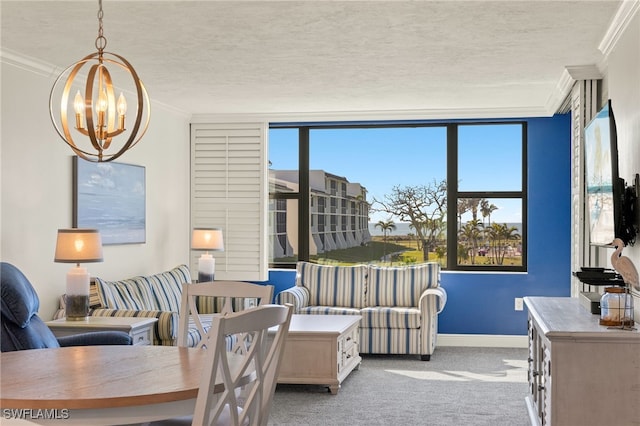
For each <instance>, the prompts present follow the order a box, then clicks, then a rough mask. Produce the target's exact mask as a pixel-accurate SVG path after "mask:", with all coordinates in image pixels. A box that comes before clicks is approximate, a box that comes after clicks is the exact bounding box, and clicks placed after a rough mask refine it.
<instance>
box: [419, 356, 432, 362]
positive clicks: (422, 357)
mask: <svg viewBox="0 0 640 426" xmlns="http://www.w3.org/2000/svg"><path fill="white" fill-rule="evenodd" d="M420 360H421V361H431V355H420Z"/></svg>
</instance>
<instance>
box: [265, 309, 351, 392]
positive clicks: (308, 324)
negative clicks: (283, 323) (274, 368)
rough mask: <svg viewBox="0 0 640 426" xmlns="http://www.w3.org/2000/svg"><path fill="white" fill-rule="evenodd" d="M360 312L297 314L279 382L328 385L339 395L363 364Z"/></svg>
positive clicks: (293, 317)
mask: <svg viewBox="0 0 640 426" xmlns="http://www.w3.org/2000/svg"><path fill="white" fill-rule="evenodd" d="M360 318H361V317H360V315H293V316H292V318H291V325H290V326H289V334H288V336H287V342H286V344H285V349H284V357H283V360H282V365H281V366H280V374H279V375H278V383H298V384H320V385H327V386H328V387H329V391H330V392H331V393H332V394H334V395H335V394H337V393H338V390H339V388H340V384H341V383H342V382H343V381H344V379H345V378H346V377H347V376H348V375H349V373H351V371H353V370H354V369H357V368H358V367H359V366H360V362H361V361H362V358H361V357H360V352H359V347H358V339H359V334H358V333H359V331H358V326H359V324H360Z"/></svg>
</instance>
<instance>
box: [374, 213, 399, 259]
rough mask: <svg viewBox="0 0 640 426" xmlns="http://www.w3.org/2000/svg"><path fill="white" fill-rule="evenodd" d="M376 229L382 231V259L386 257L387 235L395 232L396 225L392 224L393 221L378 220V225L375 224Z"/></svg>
mask: <svg viewBox="0 0 640 426" xmlns="http://www.w3.org/2000/svg"><path fill="white" fill-rule="evenodd" d="M375 227H376V228H380V230H381V231H382V240H383V241H384V249H383V256H382V257H383V258H385V257H387V233H390V232H391V231H395V229H396V224H395V223H393V220H391V219H388V220H379V221H378V223H376V224H375Z"/></svg>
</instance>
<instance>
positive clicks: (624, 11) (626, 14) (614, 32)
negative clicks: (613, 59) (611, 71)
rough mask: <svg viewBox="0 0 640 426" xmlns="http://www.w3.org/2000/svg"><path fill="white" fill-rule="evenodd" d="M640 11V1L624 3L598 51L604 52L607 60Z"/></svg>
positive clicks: (629, 0) (633, 0)
mask: <svg viewBox="0 0 640 426" xmlns="http://www.w3.org/2000/svg"><path fill="white" fill-rule="evenodd" d="M638 9H640V0H624V1H623V2H622V4H621V5H620V8H619V9H618V11H617V12H616V15H615V16H614V17H613V21H611V25H609V28H608V29H607V32H606V33H605V35H604V37H603V38H602V41H601V42H600V45H599V46H598V50H600V51H601V52H602V54H603V55H604V57H605V58H607V57H608V56H609V54H610V53H611V51H612V50H613V49H614V48H615V46H616V44H617V43H618V41H619V40H620V36H621V35H622V34H623V33H624V32H625V31H626V29H627V27H628V26H629V23H630V22H631V20H632V19H633V18H634V17H635V15H636V13H638Z"/></svg>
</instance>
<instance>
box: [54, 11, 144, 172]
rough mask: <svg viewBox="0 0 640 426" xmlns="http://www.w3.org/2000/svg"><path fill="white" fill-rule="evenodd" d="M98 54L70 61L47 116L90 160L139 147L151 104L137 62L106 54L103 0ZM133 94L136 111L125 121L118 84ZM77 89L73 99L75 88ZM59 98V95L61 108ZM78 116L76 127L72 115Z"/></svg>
mask: <svg viewBox="0 0 640 426" xmlns="http://www.w3.org/2000/svg"><path fill="white" fill-rule="evenodd" d="M98 4H99V11H98V24H99V25H98V37H97V38H96V41H95V46H96V48H97V49H98V51H97V52H96V53H93V54H91V55H88V56H85V57H84V58H82V59H81V60H79V61H78V62H75V63H73V64H71V65H70V66H69V67H68V68H66V69H65V70H64V71H63V72H62V73H61V74H60V76H59V77H58V78H57V79H56V81H55V83H54V85H53V87H52V88H51V94H50V96H49V114H50V116H51V121H52V123H53V126H54V127H55V129H56V131H57V132H58V134H59V135H60V137H61V138H62V140H63V141H64V142H65V143H66V144H67V145H69V147H71V149H72V150H73V152H75V153H76V155H78V156H79V157H81V158H83V159H85V160H87V161H95V162H101V161H112V160H115V159H116V158H118V157H120V156H121V155H122V154H124V153H125V152H126V151H127V150H128V149H130V148H132V147H133V146H134V145H136V144H137V143H138V142H139V141H140V139H141V138H142V136H144V134H145V133H146V131H147V128H148V126H149V119H150V103H149V96H148V94H147V90H146V88H145V87H144V84H143V83H142V80H140V77H139V76H138V74H137V73H136V70H135V69H134V68H133V66H132V65H131V64H130V63H129V62H128V61H127V60H126V59H125V58H123V57H122V56H120V55H117V54H115V53H109V52H105V51H104V49H105V47H106V46H107V39H106V38H105V37H104V35H103V30H102V17H103V12H102V0H99V1H98ZM116 83H117V84H118V86H117V87H121V88H123V89H124V90H125V91H131V92H132V93H135V96H136V101H135V104H134V105H135V108H136V110H135V115H132V116H131V117H130V118H132V120H131V121H130V122H129V123H128V124H127V108H128V105H127V100H126V98H125V96H124V93H123V92H122V91H121V92H120V96H119V97H118V98H117V100H116V96H115V90H114V88H115V87H116V86H115V84H116ZM78 86H80V87H81V89H76V93H75V96H73V101H71V96H72V95H71V94H70V92H71V90H72V88H75V87H78ZM56 99H60V103H59V111H58V110H57V108H56V102H55V101H56ZM71 114H73V115H75V126H74V125H73V123H72V124H70V123H69V122H68V119H67V116H68V115H71Z"/></svg>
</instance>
